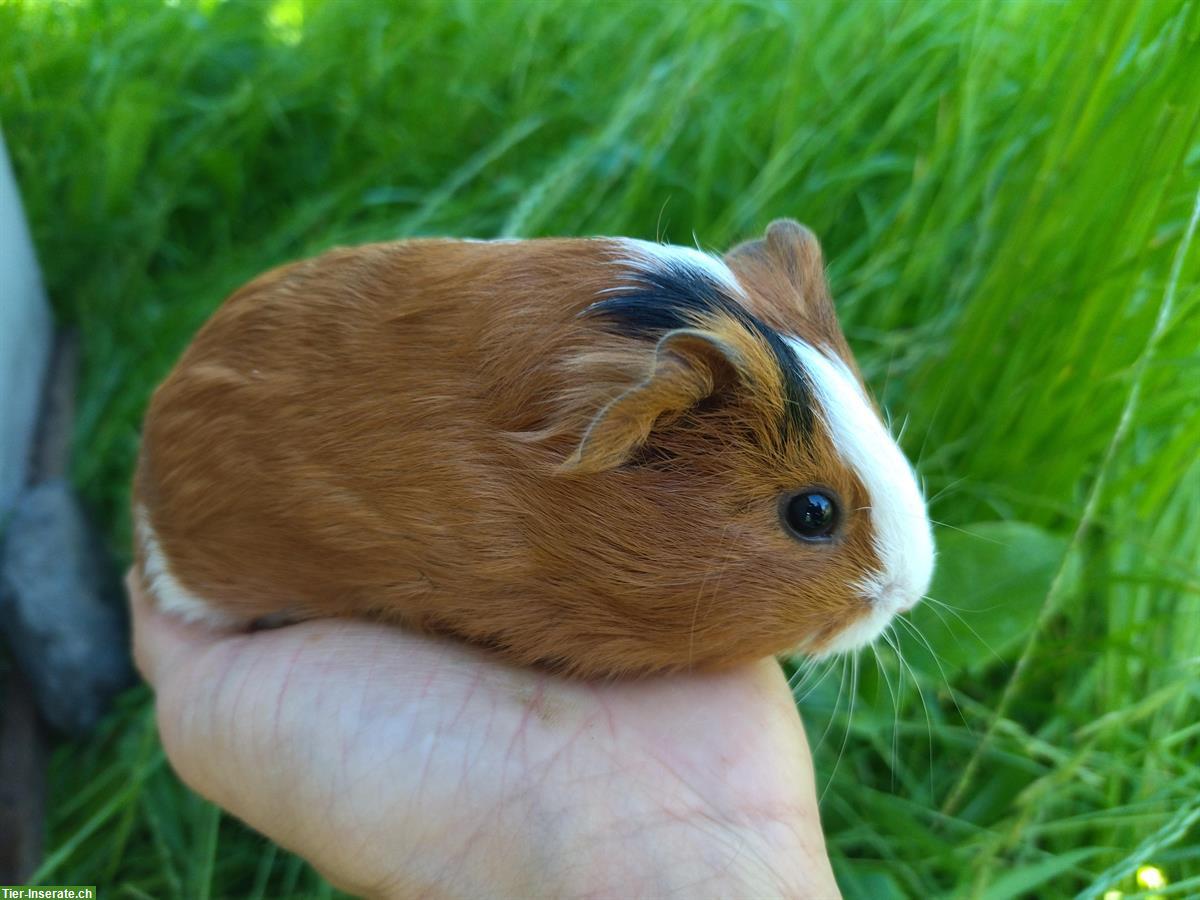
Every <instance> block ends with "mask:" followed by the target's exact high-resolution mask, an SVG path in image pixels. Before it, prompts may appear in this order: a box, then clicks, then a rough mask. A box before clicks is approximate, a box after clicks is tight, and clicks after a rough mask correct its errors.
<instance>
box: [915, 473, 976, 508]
mask: <svg viewBox="0 0 1200 900" xmlns="http://www.w3.org/2000/svg"><path fill="white" fill-rule="evenodd" d="M966 480H967V479H966V477H965V476H964V477H963V478H956V479H955V480H954V481H952V482H950V483H949V484H948V485H946V486H945V487H944V488H942V489H941V490H940V491H938V492H937V493H936V494H934V495H933V496H932V497H930V498H929V499H928V500H926V501H925V502H926V503H927V504H928V505H929V506H932V505H933V504H934V503H936V502H937V501H938V500H940V499H941V498H942V497H943V496H945V495H946V494H947V493H948V492H949V491H952V490H954V489H955V488H956V487H958V486H959V485H960V484H962V483H963V482H964V481H966Z"/></svg>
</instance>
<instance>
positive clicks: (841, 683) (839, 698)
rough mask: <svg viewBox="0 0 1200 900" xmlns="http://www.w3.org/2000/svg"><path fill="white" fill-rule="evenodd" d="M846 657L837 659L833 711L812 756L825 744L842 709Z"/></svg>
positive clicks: (843, 655) (842, 656)
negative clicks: (837, 671)
mask: <svg viewBox="0 0 1200 900" xmlns="http://www.w3.org/2000/svg"><path fill="white" fill-rule="evenodd" d="M847 656H848V654H845V653H843V654H842V655H841V656H839V657H838V661H839V662H840V663H841V667H840V672H839V675H838V692H837V697H836V698H834V701H833V709H832V710H831V711H830V713H829V721H828V722H826V723H825V730H824V731H822V732H821V737H820V738H819V739H818V740H817V744H816V746H815V747H813V754H814V755H815V754H816V752H817V751H818V750H820V749H821V746H822V745H823V744H824V743H825V738H827V737H828V736H829V731H830V729H832V728H833V722H834V720H835V719H836V718H837V714H838V710H839V709H841V707H842V694H844V693H845V692H846V669H847Z"/></svg>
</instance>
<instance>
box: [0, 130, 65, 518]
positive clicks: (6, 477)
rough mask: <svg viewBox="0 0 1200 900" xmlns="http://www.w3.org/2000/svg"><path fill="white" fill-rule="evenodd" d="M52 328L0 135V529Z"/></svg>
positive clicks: (21, 465) (17, 484) (25, 453)
mask: <svg viewBox="0 0 1200 900" xmlns="http://www.w3.org/2000/svg"><path fill="white" fill-rule="evenodd" d="M51 327H52V326H51V319H50V307H49V306H48V305H47V303H46V293H45V290H44V288H43V287H42V277H41V273H40V271H39V270H38V264H37V259H36V257H35V256H34V252H33V242H32V241H31V240H30V238H29V229H28V227H27V226H26V224H25V214H24V212H23V210H22V208H21V197H20V194H18V193H17V185H16V181H15V179H14V178H13V173H12V168H11V167H10V166H9V163H8V153H7V151H6V150H5V148H4V136H3V135H2V134H0V527H2V526H3V520H4V514H5V511H6V510H8V508H9V506H10V505H11V504H12V502H13V500H14V499H15V498H16V496H17V494H18V493H20V491H21V489H22V488H23V487H24V485H25V483H26V481H27V477H28V470H29V449H30V445H31V443H32V441H33V436H34V430H35V428H36V427H37V417H38V411H39V409H40V407H41V402H42V382H43V379H44V377H45V373H46V366H47V363H48V360H49V356H50V345H51V338H52V334H51Z"/></svg>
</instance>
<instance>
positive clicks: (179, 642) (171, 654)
mask: <svg viewBox="0 0 1200 900" xmlns="http://www.w3.org/2000/svg"><path fill="white" fill-rule="evenodd" d="M125 588H126V590H127V591H128V593H129V612H130V615H129V619H130V624H131V627H132V629H133V641H132V643H133V661H134V664H135V665H136V666H137V669H138V671H139V672H140V673H141V675H142V678H144V679H145V680H146V681H147V682H148V683H149V684H150V685H151V686H152V687H158V684H159V681H160V679H161V677H162V674H163V671H164V668H166V667H169V666H171V665H172V664H173V663H178V662H179V661H181V660H186V659H189V658H191V657H193V656H195V655H196V653H197V652H198V651H200V650H202V649H203V648H205V647H207V646H211V645H212V644H214V643H217V642H220V641H221V640H223V639H225V638H227V637H228V635H227V634H223V633H221V632H216V631H213V630H211V629H208V628H205V627H203V626H200V625H192V624H188V623H186V622H184V621H182V620H181V619H179V618H178V617H177V616H172V615H170V614H168V613H164V612H163V611H162V610H161V609H159V607H158V604H157V603H156V602H155V601H154V598H153V597H151V596H150V594H149V593H148V592H147V591H146V590H145V589H144V587H143V584H142V579H141V578H140V577H138V574H137V572H136V571H135V570H133V569H130V570H129V571H128V572H127V573H126V574H125Z"/></svg>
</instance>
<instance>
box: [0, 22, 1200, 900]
mask: <svg viewBox="0 0 1200 900" xmlns="http://www.w3.org/2000/svg"><path fill="white" fill-rule="evenodd" d="M1198 122H1200V7H1198V5H1197V3H1195V2H1167V0H1163V2H1145V3H1135V2H1104V3H1101V2H1095V3H1093V2H1083V0H1064V2H1056V3H1042V2H1031V0H1013V2H989V0H980V2H977V3H962V2H954V0H925V2H920V3H904V2H900V3H886V4H883V3H873V2H862V3H856V4H843V3H837V2H825V0H819V2H818V0H812V2H804V3H799V2H797V3H787V2H767V0H763V2H727V3H719V4H715V3H700V2H691V3H686V4H685V3H664V4H636V3H623V4H616V3H614V4H596V3H577V2H572V0H543V2H526V3H511V2H487V3H484V2H435V0H428V2H416V0H412V2H408V0H406V2H397V3H380V2H366V0H357V2H356V0H341V2H338V0H327V2H320V0H313V2H292V0H286V2H255V3H247V2H242V3H216V2H186V0H180V2H175V3H171V4H169V5H151V4H147V3H143V2H117V0H112V2H101V0H81V2H71V3H66V2H63V3H51V2H35V0H24V2H23V0H5V2H2V3H0V123H2V125H3V128H4V131H5V134H6V137H7V139H8V142H9V145H10V152H11V153H12V155H13V158H14V164H15V165H16V167H17V170H18V176H19V179H20V181H21V184H22V187H23V191H24V197H25V202H26V205H27V208H28V212H29V215H30V218H31V220H32V226H33V229H34V232H35V239H36V242H37V246H38V249H39V251H40V254H41V260H42V263H43V266H44V268H45V274H46V279H47V282H48V286H49V289H50V292H51V294H52V297H53V300H54V302H55V305H56V308H57V310H58V314H59V316H60V318H61V320H62V321H64V322H67V323H72V324H74V325H75V326H77V327H78V328H79V329H80V332H81V334H82V340H83V348H84V371H83V376H82V389H81V390H82V394H81V397H80V418H79V422H78V429H77V443H76V453H75V460H74V477H75V479H76V481H77V483H78V485H79V486H80V487H81V489H82V490H83V491H84V493H85V495H86V497H87V499H88V501H89V502H90V504H91V506H92V508H93V510H94V511H95V512H96V514H97V515H98V516H99V517H100V519H101V520H102V521H103V522H104V523H105V525H106V528H107V530H108V533H109V535H110V536H111V539H112V542H113V546H114V547H115V548H116V549H117V551H118V553H120V554H122V556H123V558H125V559H127V558H128V549H127V547H128V524H129V523H128V519H127V514H126V508H125V504H126V498H127V482H128V478H129V475H130V472H131V468H132V463H133V459H134V453H135V449H136V446H137V442H138V424H139V419H140V416H141V413H142V410H143V408H144V406H145V403H146V400H147V397H148V395H149V392H150V390H151V389H152V388H153V386H154V384H155V383H156V382H157V380H158V379H160V378H161V377H162V376H163V375H164V374H165V372H166V371H167V369H168V368H169V366H170V365H171V363H172V362H173V360H174V359H175V357H176V356H177V355H178V353H179V352H180V350H181V349H182V348H183V347H184V346H185V344H186V343H187V341H188V340H189V337H190V336H191V334H192V333H193V332H194V330H195V329H196V328H197V327H198V326H199V324H200V323H201V322H202V321H203V320H204V319H205V317H206V316H207V315H208V314H209V313H210V312H211V310H212V309H213V308H214V307H215V306H216V305H217V303H218V302H219V301H220V300H221V299H222V298H223V297H224V296H225V295H226V294H227V293H228V292H229V291H230V290H231V289H232V288H234V287H235V286H237V285H238V284H239V283H240V282H242V281H243V280H245V279H246V278H248V277H249V276H251V275H253V274H255V273H256V272H258V271H260V270H262V269H265V268H267V267H268V266H271V265H273V264H275V263H277V262H280V261H283V260H287V259H291V258H294V257H297V256H300V255H304V254H308V253H311V252H314V251H316V250H318V249H321V248H324V247H327V246H329V245H331V244H334V243H338V242H351V241H361V240H367V239H381V238H391V237H403V236H406V235H415V234H450V235H469V236H477V237H491V236H497V235H520V236H535V235H540V234H594V233H605V234H628V235H636V236H644V237H655V236H660V237H663V238H665V239H668V240H671V241H674V242H678V243H692V242H693V241H696V242H698V243H699V244H700V245H702V246H703V247H705V248H712V249H720V248H723V247H725V246H727V245H729V244H730V243H732V242H734V241H736V240H738V239H741V238H745V237H748V236H752V235H755V234H758V233H759V232H760V231H761V229H762V228H763V227H764V226H765V225H766V223H767V222H768V221H769V220H770V219H771V218H773V217H777V216H785V215H788V216H795V217H797V218H800V219H802V220H804V221H805V222H807V223H808V224H810V225H811V226H813V227H814V228H815V229H816V230H817V232H818V233H819V234H820V235H821V236H822V238H823V240H824V243H825V247H826V252H827V256H828V258H829V260H830V274H831V279H832V283H833V286H834V290H835V296H836V297H837V298H838V300H839V304H840V309H841V314H842V317H843V323H844V325H845V328H846V331H847V334H848V336H849V338H850V341H851V344H852V345H853V346H854V348H855V350H856V352H857V354H858V356H859V360H860V362H861V363H862V364H863V367H864V372H865V374H866V376H867V377H868V379H869V381H870V382H871V383H872V385H873V387H874V388H875V390H876V391H877V392H878V393H879V395H880V397H881V399H882V401H883V402H884V404H885V405H886V406H887V407H888V408H890V409H891V411H892V412H893V415H894V416H895V422H894V425H895V428H896V430H897V431H899V430H900V429H901V427H902V426H903V443H904V445H905V447H906V449H907V450H908V452H909V454H910V456H911V457H913V458H914V459H916V460H917V461H918V465H919V469H920V471H921V474H922V476H923V478H924V479H925V482H926V485H927V489H928V494H929V496H930V497H931V498H932V503H931V510H932V514H933V516H934V517H935V518H936V519H937V520H938V522H939V529H938V542H939V546H940V551H941V557H940V566H941V571H940V573H939V576H938V580H937V583H936V584H935V586H934V589H933V592H932V595H933V597H935V598H937V600H939V601H942V603H943V604H946V605H945V606H939V605H937V604H935V603H929V604H924V605H923V606H922V607H921V608H920V609H919V610H918V611H917V613H916V614H915V615H914V616H913V617H912V624H913V627H912V628H910V627H908V626H907V625H905V626H899V627H898V628H897V631H896V633H895V635H894V636H893V638H892V642H891V644H885V645H883V646H881V647H880V648H879V649H878V652H877V653H876V654H874V655H872V654H870V653H868V654H864V655H863V656H862V657H861V658H860V659H859V660H858V661H857V663H856V664H855V663H852V662H849V661H847V662H845V663H843V664H841V665H835V666H833V667H832V671H828V672H826V673H825V675H824V677H823V678H820V677H812V678H809V679H807V680H805V681H804V682H803V683H802V684H801V685H799V686H798V699H799V702H800V705H801V709H802V711H803V714H804V716H805V719H806V721H807V723H808V727H809V731H810V737H811V739H812V741H813V743H814V744H815V745H817V756H816V759H817V766H818V782H819V785H820V787H821V788H822V789H823V790H824V791H825V793H824V798H823V815H824V819H825V822H826V827H827V831H828V835H829V842H830V848H831V852H832V854H833V857H834V863H835V869H836V871H837V874H838V877H839V880H840V882H841V884H842V886H843V889H844V891H845V893H846V895H847V896H848V897H862V898H880V897H904V896H908V897H984V898H989V900H999V898H1009V897H1023V896H1036V897H1066V896H1075V895H1077V894H1078V895H1080V896H1085V897H1099V896H1103V895H1104V893H1105V891H1112V890H1117V891H1121V892H1123V893H1125V894H1127V895H1129V894H1135V893H1136V892H1137V891H1138V890H1139V886H1138V883H1137V881H1136V872H1137V870H1138V868H1139V867H1141V866H1144V865H1153V866H1156V867H1158V868H1159V869H1160V870H1161V871H1162V872H1163V873H1164V875H1165V877H1166V879H1167V881H1168V884H1167V887H1166V888H1165V889H1159V890H1156V891H1154V892H1153V893H1154V894H1155V895H1158V896H1200V460H1198V456H1200V454H1198V452H1197V451H1198V449H1200V289H1198V288H1200V247H1197V246H1195V245H1194V243H1193V242H1192V240H1191V237H1192V236H1191V234H1190V233H1189V232H1188V224H1189V220H1190V218H1191V215H1192V210H1193V207H1194V203H1195V198H1196V192H1197V188H1198V187H1200V135H1198V133H1197V123H1198ZM1156 322H1157V323H1158V325H1157V327H1156ZM918 629H919V630H920V631H921V632H922V633H923V634H922V636H918V635H917V634H916V633H915V632H916V630H918ZM926 641H927V642H928V645H930V646H931V647H932V650H933V651H935V653H931V652H930V650H929V649H928V648H927V647H926ZM893 645H894V646H893ZM897 650H899V651H901V652H902V653H903V658H901V656H899V655H898V653H897ZM852 701H853V702H852ZM149 703H150V700H149V696H148V694H147V693H146V692H145V691H143V690H137V691H134V692H132V693H131V694H129V695H128V696H126V697H125V698H124V700H123V703H122V705H121V708H120V709H119V710H118V711H117V712H116V713H114V714H113V715H112V716H111V717H110V718H109V719H108V720H107V721H106V723H105V725H104V727H103V728H102V730H101V732H100V734H99V735H98V736H97V737H96V739H95V740H93V741H90V742H88V743H86V744H82V743H81V744H74V745H67V746H64V747H63V748H62V749H61V750H60V751H59V752H58V753H57V754H56V757H55V760H54V764H53V771H52V785H51V788H52V796H53V806H52V810H51V819H52V821H51V836H50V838H51V841H50V855H49V857H48V859H47V862H46V865H45V866H43V868H42V870H41V872H40V873H39V878H40V879H41V880H42V881H43V882H45V883H50V884H69V883H82V884H98V885H100V886H101V887H102V888H107V889H108V890H107V892H106V893H105V896H122V897H154V898H159V897H193V896H196V897H223V896H229V897H232V896H238V897H240V896H252V897H285V896H330V895H331V894H332V893H333V892H332V891H331V890H330V889H329V888H328V887H327V886H326V885H324V884H323V883H322V882H321V880H320V878H319V877H318V876H317V875H315V874H314V873H313V872H311V871H310V870H309V869H308V868H307V867H306V866H305V865H304V864H303V863H301V862H300V861H298V860H296V859H295V858H293V857H290V856H289V855H287V854H286V853H284V852H283V851H277V850H275V849H274V848H272V847H270V846H269V845H268V844H266V843H265V842H264V841H263V840H262V839H261V838H259V837H257V836H255V835H253V834H252V833H250V832H248V831H247V830H246V829H244V828H242V827H241V826H240V825H238V824H237V823H236V822H234V821H232V820H229V819H228V818H226V817H223V816H221V815H220V814H219V813H218V812H217V811H215V810H214V809H213V808H212V807H211V806H209V805H207V804H205V803H203V802H201V801H200V800H198V799H197V798H195V797H194V796H193V795H191V794H190V793H189V792H188V791H187V790H186V789H184V788H183V787H182V786H181V785H180V784H179V783H178V782H177V781H176V780H175V779H174V777H173V776H172V775H171V774H170V771H169V769H168V768H167V766H166V765H165V763H164V761H163V757H162V753H161V750H160V749H159V747H158V744H157V739H156V737H155V735H154V731H153V726H152V720H151V718H150V706H149Z"/></svg>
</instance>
